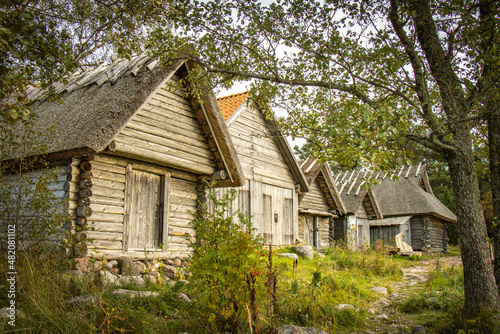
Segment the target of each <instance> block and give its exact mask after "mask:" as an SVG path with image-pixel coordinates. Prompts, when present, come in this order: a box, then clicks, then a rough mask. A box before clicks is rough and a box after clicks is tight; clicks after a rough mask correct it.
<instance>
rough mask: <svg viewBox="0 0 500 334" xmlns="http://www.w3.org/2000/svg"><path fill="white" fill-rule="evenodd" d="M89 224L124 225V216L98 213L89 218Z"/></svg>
mask: <svg viewBox="0 0 500 334" xmlns="http://www.w3.org/2000/svg"><path fill="white" fill-rule="evenodd" d="M87 221H89V222H110V223H123V215H119V214H114V213H102V212H96V213H95V214H93V215H92V216H90V217H88V218H87Z"/></svg>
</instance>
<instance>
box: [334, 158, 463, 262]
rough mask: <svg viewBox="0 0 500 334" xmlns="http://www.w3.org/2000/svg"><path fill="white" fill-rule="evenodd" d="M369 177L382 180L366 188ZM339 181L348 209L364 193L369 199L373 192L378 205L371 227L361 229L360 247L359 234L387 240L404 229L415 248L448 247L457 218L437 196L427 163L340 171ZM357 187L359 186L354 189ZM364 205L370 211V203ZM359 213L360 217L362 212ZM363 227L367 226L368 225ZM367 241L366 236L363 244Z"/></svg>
mask: <svg viewBox="0 0 500 334" xmlns="http://www.w3.org/2000/svg"><path fill="white" fill-rule="evenodd" d="M346 175H349V176H350V177H347V176H346ZM368 178H374V179H377V181H378V182H377V184H376V185H371V186H370V187H369V188H368V189H367V190H362V189H361V188H362V187H361V185H362V184H363V183H365V182H366V179H368ZM336 181H337V186H340V187H341V189H342V190H341V196H342V199H343V200H344V203H345V204H346V207H348V211H349V205H350V204H351V203H354V202H355V200H356V199H357V200H358V201H359V200H360V197H362V196H363V197H364V198H365V199H366V198H367V195H369V196H368V197H369V198H371V199H372V200H371V203H372V206H373V204H375V205H376V208H377V210H373V213H374V214H371V215H369V216H367V217H366V219H367V220H366V222H367V223H368V225H369V228H368V230H364V231H363V232H362V233H361V232H360V231H359V229H358V233H357V235H356V237H357V239H356V240H357V245H358V247H359V246H360V242H359V237H362V238H367V239H366V241H368V242H371V243H374V242H375V241H376V240H382V241H384V242H387V241H388V240H389V239H391V238H392V237H394V236H395V235H396V234H398V233H403V241H405V242H406V243H408V244H409V245H410V246H411V247H412V248H413V250H416V251H430V252H446V251H447V249H448V248H447V247H448V246H447V245H448V235H447V226H448V224H449V223H456V221H457V218H456V216H455V214H453V212H451V211H450V210H449V209H448V208H447V207H446V206H445V205H444V204H443V203H441V202H440V201H439V200H438V199H437V197H436V196H434V194H433V192H432V188H431V186H430V183H429V178H428V175H427V170H426V168H425V166H424V165H422V164H420V165H418V166H406V167H402V168H400V169H399V170H397V171H394V172H392V173H377V174H373V173H372V172H369V171H365V172H343V173H339V174H337V176H336ZM358 188H360V190H359V191H358V190H357V189H358ZM346 189H347V190H346ZM353 189H356V190H355V191H354V192H353ZM370 194H371V195H370ZM365 201H366V200H365ZM364 206H365V208H367V212H368V213H369V211H370V210H369V209H370V205H364ZM355 216H356V219H358V218H357V217H358V216H359V213H358V214H356V215H355ZM345 219H349V217H346V218H345ZM363 219H365V218H364V217H363ZM363 229H366V228H365V227H364V225H363ZM366 241H365V239H363V243H361V244H364V243H365V242H366Z"/></svg>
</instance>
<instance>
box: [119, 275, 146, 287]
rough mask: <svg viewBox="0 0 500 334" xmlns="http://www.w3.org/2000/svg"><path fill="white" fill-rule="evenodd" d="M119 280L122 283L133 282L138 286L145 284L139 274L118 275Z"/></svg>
mask: <svg viewBox="0 0 500 334" xmlns="http://www.w3.org/2000/svg"><path fill="white" fill-rule="evenodd" d="M119 282H120V283H122V284H127V283H135V284H138V285H140V286H144V285H145V284H146V282H144V279H143V278H142V277H141V276H122V277H120V279H119Z"/></svg>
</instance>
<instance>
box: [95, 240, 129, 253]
mask: <svg viewBox="0 0 500 334" xmlns="http://www.w3.org/2000/svg"><path fill="white" fill-rule="evenodd" d="M88 248H89V250H92V249H97V250H101V249H102V250H116V251H121V250H122V248H123V247H122V243H121V241H103V240H97V241H94V242H92V243H90V244H89V246H88Z"/></svg>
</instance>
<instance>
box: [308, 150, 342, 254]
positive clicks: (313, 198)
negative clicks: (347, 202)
mask: <svg viewBox="0 0 500 334" xmlns="http://www.w3.org/2000/svg"><path fill="white" fill-rule="evenodd" d="M300 168H301V169H302V172H303V173H304V175H305V177H306V180H307V183H308V184H309V188H310V190H309V192H307V193H300V194H299V238H300V239H301V240H302V241H303V242H304V243H306V244H308V245H311V246H314V247H316V248H318V249H324V248H326V247H330V246H332V245H333V240H334V239H333V238H334V235H333V231H334V226H333V224H334V218H339V217H340V216H341V215H345V214H346V213H347V210H346V208H345V206H344V203H343V202H342V199H341V197H340V194H339V192H338V190H337V187H336V186H335V182H334V180H333V178H332V173H331V171H330V168H329V167H328V165H326V164H324V163H319V162H317V161H314V160H311V159H309V158H308V159H306V160H303V161H301V162H300Z"/></svg>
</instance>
